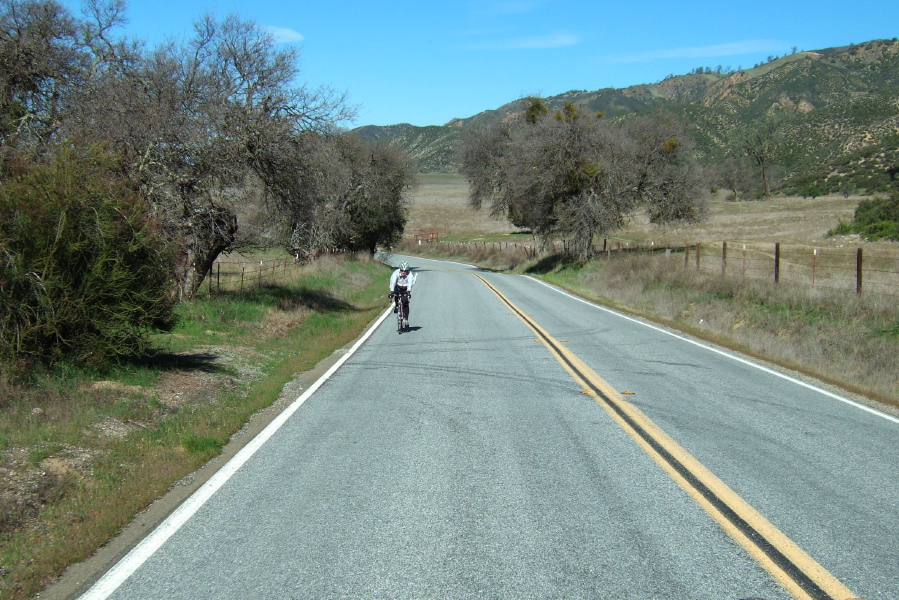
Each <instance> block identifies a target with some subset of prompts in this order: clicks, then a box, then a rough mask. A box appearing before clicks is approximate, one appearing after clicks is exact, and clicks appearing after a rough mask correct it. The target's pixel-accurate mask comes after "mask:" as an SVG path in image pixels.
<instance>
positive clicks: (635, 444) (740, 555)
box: [83, 257, 899, 600]
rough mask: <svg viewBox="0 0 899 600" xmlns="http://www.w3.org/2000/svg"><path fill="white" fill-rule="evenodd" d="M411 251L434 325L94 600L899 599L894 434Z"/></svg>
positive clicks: (352, 367)
mask: <svg viewBox="0 0 899 600" xmlns="http://www.w3.org/2000/svg"><path fill="white" fill-rule="evenodd" d="M392 260H394V261H395V262H396V261H399V260H400V257H392ZM408 260H409V261H410V263H411V264H412V265H413V268H414V270H415V272H416V273H417V278H418V279H417V283H416V285H415V288H414V291H413V299H412V312H411V319H410V321H411V326H412V329H411V331H409V332H407V333H404V334H402V335H398V334H397V332H396V327H395V319H394V318H393V315H392V314H386V315H385V317H386V318H385V320H384V321H383V322H382V323H381V324H380V326H378V327H377V328H376V329H374V330H373V331H372V333H371V335H370V337H369V338H367V340H365V341H364V343H361V344H360V345H358V349H357V350H356V351H355V352H353V353H351V354H350V355H348V358H347V360H346V362H344V363H343V364H342V366H341V367H340V368H339V369H337V370H336V371H334V373H333V374H332V375H331V377H330V378H329V379H327V381H324V382H323V383H322V385H321V387H319V388H318V389H317V391H315V392H314V393H311V394H309V393H308V392H307V394H304V396H303V397H301V398H305V399H304V401H303V402H302V403H301V404H300V403H295V405H294V406H293V407H292V409H291V410H293V412H290V411H288V413H285V415H284V416H285V417H287V418H285V419H284V420H283V422H280V421H276V422H275V423H276V424H277V423H280V427H278V428H277V429H275V427H274V426H272V427H270V429H269V430H266V432H265V435H264V436H263V437H264V438H265V439H266V441H265V442H264V443H261V442H260V443H259V444H255V448H256V450H255V453H253V454H249V453H247V454H246V455H245V456H244V457H243V458H242V459H241V461H238V462H240V466H239V468H237V467H236V466H231V465H230V463H229V466H227V467H225V468H223V469H222V471H220V474H223V473H226V474H227V476H225V475H222V477H220V478H219V477H218V476H216V478H213V480H210V483H212V482H213V481H217V483H216V485H215V486H214V488H211V489H210V490H207V492H205V496H203V497H202V498H199V497H198V496H197V495H195V496H194V497H192V498H191V500H189V501H188V503H186V505H185V506H187V505H190V509H189V510H186V511H182V512H183V513H184V514H182V515H181V516H180V517H179V516H178V515H179V513H178V512H176V513H174V514H173V516H172V517H171V518H170V519H169V521H167V522H166V523H165V524H164V525H163V526H162V527H161V528H160V529H158V530H156V532H154V534H151V535H150V536H149V537H148V538H146V540H145V542H144V544H143V545H142V546H138V547H137V548H136V549H135V551H134V552H133V553H132V554H131V555H130V556H129V557H128V558H126V559H125V560H124V561H123V562H122V563H119V566H117V567H116V568H114V569H113V570H112V571H110V572H109V573H108V574H107V575H106V576H105V577H104V578H103V579H101V580H100V581H99V582H98V583H97V584H96V585H95V587H94V588H92V590H91V591H89V592H88V593H87V594H85V595H84V596H83V597H84V598H107V597H109V598H115V599H126V598H127V599H140V600H150V599H156V598H158V599H165V600H172V599H179V598H184V599H191V600H196V599H207V598H208V599H210V600H211V599H215V600H223V599H232V598H233V599H245V598H271V599H285V598H298V599H299V598H567V599H571V598H616V599H619V600H620V599H635V600H648V599H658V598H664V599H668V600H680V599H683V600H700V599H708V600H722V599H733V600H737V599H750V598H751V599H764V600H784V599H788V598H816V599H817V598H822V599H824V598H830V599H837V598H839V599H840V600H845V599H847V598H865V599H867V600H888V599H895V598H897V597H899V570H897V569H896V565H897V564H899V519H897V518H896V514H897V513H896V510H897V507H899V443H897V442H899V422H897V420H896V419H894V418H892V417H886V416H883V415H881V414H879V413H875V412H871V411H870V410H867V409H864V408H862V407H859V406H857V405H854V404H852V403H849V402H848V401H845V400H844V399H841V398H839V397H835V396H833V395H831V394H829V393H825V392H823V391H822V390H818V389H815V388H813V387H809V386H807V385H803V384H801V383H800V382H797V381H794V380H790V379H788V378H785V377H783V376H781V375H779V374H777V373H773V372H770V371H767V370H764V369H762V368H759V367H757V366H754V365H753V364H751V363H747V362H742V361H741V360H739V359H738V358H736V357H733V356H731V355H728V354H724V353H721V352H718V351H716V350H715V349H713V348H710V347H708V346H704V345H700V344H696V343H693V342H691V341H690V340H686V339H684V338H680V337H678V336H676V335H672V334H671V333H669V332H666V331H663V330H660V329H658V328H654V327H651V326H647V325H646V324H643V323H639V322H636V321H634V320H631V319H628V318H626V317H623V316H621V315H617V314H614V313H611V312H609V311H607V310H605V309H601V308H599V307H596V306H593V305H590V304H587V303H585V302H582V301H580V300H578V299H576V298H573V297H571V296H568V295H566V294H564V293H562V292H560V291H559V290H556V289H554V288H551V287H549V286H547V285H544V284H542V283H540V282H539V281H536V280H534V279H530V278H527V277H520V276H509V275H496V274H491V273H486V272H479V271H477V270H476V269H474V268H470V267H466V266H464V265H458V264H454V263H440V262H437V261H431V260H425V259H420V258H416V257H410V258H408ZM386 285H387V282H386V281H385V288H386ZM287 415H289V417H288V416H287ZM253 446H254V444H251V445H250V446H248V447H247V448H250V447H253ZM204 489H205V488H204ZM201 491H202V490H201ZM197 494H200V492H198V493H197ZM159 532H162V533H159ZM154 540H155V541H154Z"/></svg>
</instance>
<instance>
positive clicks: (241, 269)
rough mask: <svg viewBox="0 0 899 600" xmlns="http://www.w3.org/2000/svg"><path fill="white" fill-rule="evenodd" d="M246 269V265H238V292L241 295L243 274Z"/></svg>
mask: <svg viewBox="0 0 899 600" xmlns="http://www.w3.org/2000/svg"><path fill="white" fill-rule="evenodd" d="M246 270H247V266H246V265H240V294H241V295H243V274H244V271H246Z"/></svg>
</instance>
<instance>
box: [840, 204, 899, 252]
mask: <svg viewBox="0 0 899 600" xmlns="http://www.w3.org/2000/svg"><path fill="white" fill-rule="evenodd" d="M846 233H858V234H860V235H861V236H862V237H864V238H865V239H868V240H872V241H876V240H879V239H888V240H894V241H899V192H893V193H892V194H890V196H889V197H888V198H872V199H870V200H862V201H861V202H859V204H858V207H857V208H856V209H855V217H854V219H853V220H852V222H851V223H845V222H842V221H841V222H840V224H839V225H838V226H837V227H835V228H834V229H832V230H830V231H829V232H828V235H840V234H846Z"/></svg>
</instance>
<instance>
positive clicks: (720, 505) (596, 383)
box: [475, 275, 857, 600]
mask: <svg viewBox="0 0 899 600" xmlns="http://www.w3.org/2000/svg"><path fill="white" fill-rule="evenodd" d="M475 276H476V277H477V278H478V279H480V280H481V281H482V282H483V283H484V285H486V286H487V287H488V288H490V289H491V290H493V292H494V293H495V294H496V295H497V296H498V297H499V298H500V300H502V301H503V302H504V303H505V304H506V306H508V307H509V308H510V309H511V310H512V312H513V313H514V314H515V315H516V316H518V318H520V319H521V320H522V321H524V323H525V324H526V325H527V326H528V327H529V328H530V329H531V330H532V331H533V332H534V333H535V334H536V335H537V338H538V339H539V341H541V342H543V343H544V344H545V345H546V347H547V348H548V349H549V351H550V352H551V353H552V354H553V356H555V357H556V360H558V361H559V362H560V363H561V364H562V366H563V367H564V368H565V369H566V370H567V371H568V373H569V374H570V375H571V376H572V377H573V378H574V380H575V381H577V382H578V383H579V384H580V385H581V386H583V387H584V389H585V393H587V394H589V395H590V396H592V397H593V398H594V400H596V402H597V403H598V404H599V405H600V406H602V407H603V409H605V411H606V412H607V413H609V415H611V416H612V418H613V419H614V420H615V421H616V422H617V423H618V425H619V426H620V427H621V428H622V429H624V430H625V431H626V432H627V433H628V434H629V435H630V436H631V437H632V438H633V439H634V440H635V441H636V442H637V443H638V444H640V446H641V447H642V448H643V450H644V451H646V453H647V454H649V456H651V457H652V458H653V460H655V461H656V463H658V464H659V466H661V467H662V469H664V470H665V472H667V473H668V475H669V476H670V477H671V478H672V479H673V480H674V481H676V482H677V483H678V485H680V486H681V487H682V488H683V489H684V490H685V491H686V492H687V494H689V495H690V497H691V498H693V500H695V501H696V502H697V503H698V504H699V505H700V506H701V507H702V508H703V509H704V510H705V511H706V512H707V513H708V514H709V515H711V517H712V518H714V519H715V521H716V522H717V523H718V524H719V525H720V526H721V527H722V528H723V529H724V530H725V531H726V532H727V533H728V534H729V535H730V536H731V537H732V538H733V539H734V540H735V541H736V542H737V543H739V544H740V545H741V546H742V547H743V549H744V550H746V551H747V552H748V553H749V554H750V555H751V556H752V557H753V558H754V559H755V560H756V561H757V562H758V563H759V564H761V565H762V566H763V567H764V568H765V569H766V570H767V571H768V572H769V573H771V575H772V576H773V577H774V578H775V579H776V580H777V581H778V582H779V583H780V584H781V585H782V586H783V587H784V589H786V590H787V591H788V592H789V593H790V594H792V595H793V597H794V598H797V599H799V600H857V596H855V594H853V593H852V592H851V591H850V590H849V589H848V588H847V587H846V586H845V585H843V584H842V583H841V582H840V581H839V580H838V579H837V578H836V577H834V576H833V575H831V574H830V573H829V572H828V571H827V570H826V569H825V568H824V567H822V566H821V565H820V564H818V563H817V562H816V561H815V560H814V559H813V558H812V557H811V556H809V555H808V554H806V553H805V552H804V551H803V550H802V549H801V548H800V547H799V546H797V545H796V544H795V543H794V542H793V541H792V540H790V539H789V538H788V537H787V536H786V535H784V534H783V533H782V532H781V531H780V530H779V529H777V528H776V527H775V526H774V525H772V524H771V523H770V522H769V521H768V520H767V519H765V517H763V516H762V515H761V514H759V513H758V511H756V510H755V509H754V508H752V506H750V505H749V504H748V503H747V502H746V501H745V500H743V499H742V498H741V497H740V496H738V495H737V494H736V493H735V492H734V491H733V490H731V489H730V488H729V487H728V486H727V485H726V484H725V483H724V482H723V481H721V480H720V479H718V478H717V477H716V476H715V475H714V474H713V473H712V472H711V471H709V470H708V469H706V468H705V467H704V466H703V465H702V464H701V463H700V462H699V461H697V460H696V459H695V458H694V457H693V456H692V455H690V453H689V452H687V451H686V450H684V449H683V448H682V447H681V446H680V445H679V444H677V442H675V441H674V440H673V439H671V438H670V437H669V436H668V435H667V434H666V433H665V432H664V431H662V429H660V428H659V427H658V426H657V425H656V424H655V423H653V422H652V421H651V420H650V419H649V418H648V417H647V416H646V415H644V414H643V413H642V412H641V411H640V409H638V408H637V407H636V406H634V405H633V404H631V403H630V402H627V401H626V400H625V399H624V398H623V397H622V396H621V394H620V393H619V392H618V391H616V390H615V389H614V388H613V387H612V386H611V385H609V384H608V383H607V382H606V381H604V380H603V379H602V377H600V376H599V375H597V374H596V372H594V371H593V369H591V368H590V367H588V366H587V365H586V364H585V363H584V362H583V361H581V360H580V359H579V358H578V357H577V356H576V355H574V354H573V353H572V352H570V351H569V350H567V349H566V348H565V347H563V346H562V344H561V343H559V342H558V341H557V340H556V339H554V338H553V337H552V336H550V335H549V334H548V333H547V332H546V331H544V330H543V329H542V328H541V327H540V326H539V325H537V323H536V322H534V321H533V320H532V319H531V318H529V317H528V316H527V315H526V314H525V313H524V312H522V311H521V310H520V309H519V308H518V307H517V306H515V305H514V304H513V303H512V302H511V301H510V300H509V299H508V298H506V297H505V296H504V295H503V294H502V293H500V291H499V290H497V289H496V288H495V287H494V286H492V285H491V284H490V282H488V281H487V280H486V279H484V278H483V277H481V276H480V275H475Z"/></svg>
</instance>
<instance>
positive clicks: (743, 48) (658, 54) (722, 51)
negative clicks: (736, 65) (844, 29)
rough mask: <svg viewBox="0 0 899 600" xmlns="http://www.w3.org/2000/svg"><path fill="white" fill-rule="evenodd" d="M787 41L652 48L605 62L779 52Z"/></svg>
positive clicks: (612, 56)
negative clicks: (663, 48)
mask: <svg viewBox="0 0 899 600" xmlns="http://www.w3.org/2000/svg"><path fill="white" fill-rule="evenodd" d="M786 45H787V44H786V43H785V42H780V41H777V40H746V41H742V42H733V43H730V44H718V45H715V46H699V47H696V48H670V49H667V50H652V51H649V52H640V53H638V54H625V55H611V56H606V57H603V62H609V63H632V62H650V61H653V60H664V59H674V58H714V57H722V56H742V55H744V54H754V53H758V52H769V53H778V52H782V51H783V49H784V47H786Z"/></svg>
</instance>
